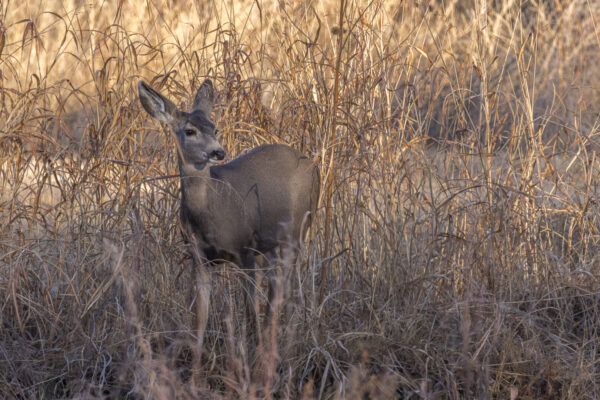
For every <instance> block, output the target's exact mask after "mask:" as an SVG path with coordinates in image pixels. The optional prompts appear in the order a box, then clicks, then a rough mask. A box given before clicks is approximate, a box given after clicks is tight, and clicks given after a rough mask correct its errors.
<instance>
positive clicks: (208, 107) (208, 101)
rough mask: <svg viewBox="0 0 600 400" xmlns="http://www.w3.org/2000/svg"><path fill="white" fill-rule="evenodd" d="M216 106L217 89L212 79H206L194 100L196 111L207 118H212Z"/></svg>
mask: <svg viewBox="0 0 600 400" xmlns="http://www.w3.org/2000/svg"><path fill="white" fill-rule="evenodd" d="M214 104H215V89H214V88H213V84H212V82H211V80H210V79H206V80H205V81H204V82H202V85H200V89H198V93H196V98H195V99H194V111H200V112H202V113H203V114H204V116H205V117H206V118H208V117H210V113H211V112H212V108H213V105H214Z"/></svg>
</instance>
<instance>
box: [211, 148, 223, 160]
mask: <svg viewBox="0 0 600 400" xmlns="http://www.w3.org/2000/svg"><path fill="white" fill-rule="evenodd" d="M210 158H214V159H216V160H222V159H224V158H225V151H223V150H215V151H213V152H212V153H210Z"/></svg>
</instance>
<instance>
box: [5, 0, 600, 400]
mask: <svg viewBox="0 0 600 400" xmlns="http://www.w3.org/2000/svg"><path fill="white" fill-rule="evenodd" d="M341 5H343V6H344V7H343V14H342V17H343V18H342V20H343V25H342V27H341V28H340V24H339V21H340V13H341V12H342V11H341V10H342V9H341ZM599 22H600V5H598V4H596V2H591V1H584V0H576V1H561V0H556V1H552V2H550V1H548V2H518V1H507V2H496V1H485V0H473V1H472V2H461V1H449V2H445V1H438V2H435V1H430V2H427V1H416V2H402V1H382V0H377V1H375V0H374V1H370V2H368V1H346V2H343V1H342V2H341V1H337V0H325V1H313V2H310V1H308V2H304V1H296V0H285V1H279V2H265V1H261V0H259V1H254V2H249V1H228V2H199V1H198V2H191V3H190V2H183V1H177V2H174V4H171V2H162V1H149V2H138V1H123V2H118V1H112V0H110V1H104V2H77V1H64V2H41V1H39V2H34V3H32V2H20V3H17V2H0V299H1V301H2V303H1V304H2V308H1V312H0V321H1V323H2V325H1V326H2V327H1V329H0V396H1V397H3V398H32V399H34V398H35V399H42V398H75V397H78V398H88V397H89V398H96V397H97V398H104V397H110V398H127V397H129V398H242V399H247V398H291V399H295V398H307V399H308V398H311V399H312V398H315V399H325V398H340V399H342V398H347V399H354V398H357V399H358V398H367V397H368V398H377V399H388V398H390V397H394V396H395V397H398V398H415V399H416V398H428V399H430V398H438V397H440V398H456V399H458V398H476V397H477V398H479V397H484V398H485V397H497V398H577V399H579V398H597V397H599V396H600V388H599V387H598V385H597V383H596V382H598V381H600V380H599V368H598V365H599V364H598V363H599V356H598V354H599V353H598V343H600V340H599V339H600V337H599V333H598V326H600V324H599V322H600V310H599V304H600V301H599V300H600V294H599V293H600V292H599V290H600V285H599V283H598V278H599V274H600V270H599V265H600V264H599V263H600V258H599V256H598V254H599V250H600V243H599V239H600V235H599V232H598V229H599V228H600V221H599V219H598V201H597V197H598V185H597V184H596V181H597V180H598V174H599V165H600V164H599V162H598V160H597V149H598V148H599V147H598V146H600V143H599V142H598V134H599V132H600V129H599V123H598V106H597V105H598V104H600V95H599V94H600V90H599V87H598V79H597V70H598V64H599V62H600V52H599V46H600V39H599V38H600V30H599V28H598V23H599ZM336 65H338V67H336ZM206 77H209V78H211V79H212V80H213V81H214V82H215V85H216V87H217V89H218V90H219V96H218V100H217V105H216V107H215V111H214V113H213V119H214V121H215V122H216V124H217V127H218V129H219V132H220V134H219V139H220V141H221V143H222V144H223V146H224V147H225V148H226V150H227V153H228V154H229V155H230V156H231V157H234V156H235V155H238V154H241V153H242V152H244V151H247V150H249V149H251V148H253V147H255V146H257V145H260V144H263V143H275V142H280V143H287V144H290V145H292V146H294V147H296V148H298V149H300V150H301V151H302V152H303V153H304V154H306V155H307V156H309V157H310V158H312V159H313V160H315V162H317V163H318V164H319V166H320V168H321V177H322V188H323V189H322V194H321V199H320V200H321V201H320V208H319V210H318V213H317V218H316V219H315V222H314V224H313V226H312V229H311V234H310V237H309V238H308V239H307V241H306V243H305V246H304V248H303V249H302V251H301V254H300V257H299V259H298V261H297V262H296V263H293V262H292V261H291V260H287V259H284V260H283V262H282V264H285V265H283V268H281V271H280V278H281V279H280V281H279V284H280V285H281V286H282V287H283V288H284V289H285V296H284V298H283V299H282V300H281V303H278V304H277V308H278V309H279V310H280V318H279V319H278V320H277V321H276V323H275V324H274V328H273V329H270V328H269V323H268V322H269V321H249V320H248V316H247V315H246V313H245V312H244V306H243V295H242V291H243V290H244V289H243V288H244V281H245V280H246V279H247V276H246V273H245V271H242V270H240V269H239V268H237V267H235V266H232V265H222V266H219V267H215V269H214V274H215V279H214V281H215V288H214V289H213V293H215V296H214V299H213V303H212V306H211V316H210V321H209V326H208V329H207V333H206V339H205V348H204V356H203V359H202V363H201V364H202V365H200V366H197V365H195V364H194V363H193V362H192V358H193V357H192V354H193V349H192V348H191V346H192V345H193V343H194V340H193V338H194V334H195V332H194V310H195V298H194V293H195V291H194V287H193V273H192V270H191V269H192V262H191V258H190V256H189V255H188V253H187V251H186V247H185V245H184V243H183V239H182V236H181V233H180V226H179V219H178V218H179V216H178V207H179V206H178V198H179V180H178V176H177V173H178V172H177V162H176V153H175V142H174V139H173V138H172V137H171V135H170V134H169V132H168V130H167V129H166V127H163V126H160V125H158V124H157V123H155V122H153V121H151V120H150V119H149V118H148V117H147V116H146V115H145V113H144V112H143V110H142V109H141V107H140V104H139V101H138V99H137V93H136V84H137V81H138V80H139V79H145V80H146V81H147V82H151V84H152V85H153V87H154V88H155V89H157V90H159V91H161V92H162V93H163V94H165V95H167V96H169V97H170V98H171V99H173V100H174V101H175V102H176V103H177V104H178V106H181V107H183V108H186V107H189V106H190V104H191V101H192V96H193V93H195V91H196V90H197V88H198V86H199V85H200V83H201V82H202V80H203V79H204V78H206ZM336 79H337V81H338V88H337V91H336V85H335V81H336ZM336 92H337V94H336ZM336 97H337V100H335V99H336ZM334 115H335V124H334ZM334 126H335V129H334ZM334 132H335V134H334ZM330 177H331V178H330ZM327 208H329V212H328V211H327ZM259 275H261V273H259ZM263 286H264V285H263ZM259 289H264V288H262V287H259ZM263 292H264V290H258V291H257V293H258V294H257V302H258V303H259V304H260V305H262V307H263V308H264V301H265V297H266V294H265V293H263ZM256 325H258V329H255V328H256ZM253 347H256V348H255V349H253ZM365 396H366V397H365ZM369 396H370V397H369Z"/></svg>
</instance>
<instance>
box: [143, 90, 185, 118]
mask: <svg viewBox="0 0 600 400" xmlns="http://www.w3.org/2000/svg"><path fill="white" fill-rule="evenodd" d="M138 91H139V93H140V102H141V103H142V106H143V107H144V110H146V111H147V112H148V114H150V115H151V116H152V117H154V118H156V119H157V120H159V121H160V122H164V123H167V124H172V123H173V121H174V119H175V115H176V114H177V107H176V106H175V104H173V102H172V101H171V100H169V99H167V98H166V97H165V96H163V95H161V94H160V93H158V92H156V91H155V90H154V89H152V88H151V87H150V86H148V84H147V83H146V82H144V81H139V82H138Z"/></svg>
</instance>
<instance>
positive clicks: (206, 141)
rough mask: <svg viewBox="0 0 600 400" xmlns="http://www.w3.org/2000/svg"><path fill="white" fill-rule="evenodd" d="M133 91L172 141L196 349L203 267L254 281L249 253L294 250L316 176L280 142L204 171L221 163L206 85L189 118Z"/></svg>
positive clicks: (205, 304) (311, 208) (203, 300)
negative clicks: (239, 271) (231, 270)
mask: <svg viewBox="0 0 600 400" xmlns="http://www.w3.org/2000/svg"><path fill="white" fill-rule="evenodd" d="M138 89H139V94H140V101H141V103H142V106H143V107H144V109H145V110H146V111H147V112H148V114H150V115H151V116H152V117H154V118H156V119H157V120H159V121H161V122H163V123H166V124H168V125H170V126H171V129H172V130H173V132H174V133H175V135H176V136H177V142H178V156H179V173H180V176H181V222H182V225H183V228H184V234H185V236H186V240H187V241H188V242H189V243H190V244H191V250H192V254H193V257H194V260H195V264H196V270H197V284H198V299H197V309H196V313H197V330H198V341H199V346H200V348H201V346H202V342H203V336H204V330H205V328H206V322H207V319H208V311H209V304H210V292H211V282H210V281H211V274H210V272H209V271H208V270H207V268H208V267H209V263H208V262H209V261H217V260H228V261H232V262H234V263H235V264H237V265H238V266H241V267H243V268H244V269H247V270H248V272H249V274H250V276H252V277H253V276H254V273H253V268H254V256H255V255H256V254H259V253H260V254H265V255H267V256H268V257H267V258H272V257H274V256H275V251H276V248H278V247H279V248H282V247H284V246H285V247H286V248H290V249H295V248H296V247H297V246H298V244H299V243H300V240H301V237H302V236H303V235H304V233H305V231H306V228H307V227H308V225H309V223H310V218H311V216H312V215H314V213H315V209H316V205H317V199H318V195H319V184H320V183H319V172H318V169H317V168H316V167H315V165H314V164H313V163H312V162H311V160H310V159H308V158H307V157H305V156H303V155H302V154H301V153H300V152H298V151H297V150H295V149H293V148H291V147H289V146H285V145H264V146H260V147H257V148H255V149H254V150H252V151H250V152H249V153H247V154H244V155H242V156H240V157H238V158H236V159H235V160H233V161H231V162H228V163H226V164H222V165H215V166H211V167H208V165H209V164H213V163H215V162H217V161H218V160H223V158H225V151H224V150H223V148H222V147H221V145H220V144H219V141H218V140H217V138H216V136H215V132H216V130H215V125H214V124H213V123H212V122H211V121H210V119H209V118H210V113H211V110H212V107H213V103H214V89H213V85H212V83H211V81H210V80H208V79H207V80H205V81H204V82H203V83H202V85H201V86H200V89H198V93H197V94H196V98H195V100H194V105H193V110H192V112H191V113H187V112H184V111H181V110H179V109H178V108H177V107H176V106H175V104H173V103H172V102H171V101H170V100H168V99H167V98H165V97H164V96H162V95H161V94H160V93H157V92H156V91H154V90H153V89H151V88H150V87H149V86H148V85H147V84H146V83H145V82H143V81H140V82H139V83H138ZM207 167H208V168H207ZM303 231H304V232H303ZM252 284H253V283H252ZM272 290H273V289H272V288H270V292H272ZM271 296H272V294H270V296H269V297H271Z"/></svg>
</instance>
